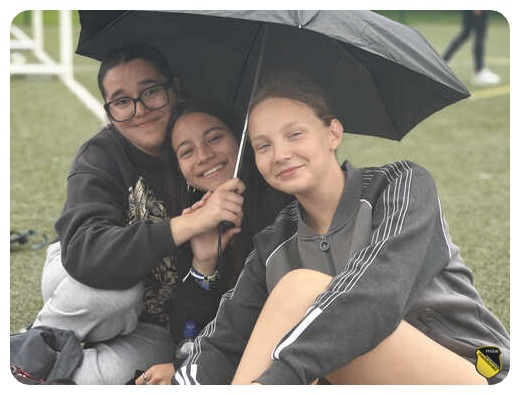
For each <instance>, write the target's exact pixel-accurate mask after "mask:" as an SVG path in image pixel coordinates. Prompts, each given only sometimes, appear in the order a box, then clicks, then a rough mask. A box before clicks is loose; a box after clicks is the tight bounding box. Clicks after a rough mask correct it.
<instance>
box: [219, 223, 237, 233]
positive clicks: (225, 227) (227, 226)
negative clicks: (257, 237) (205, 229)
mask: <svg viewBox="0 0 520 395" xmlns="http://www.w3.org/2000/svg"><path fill="white" fill-rule="evenodd" d="M234 227H235V224H234V223H233V222H230V221H221V222H220V223H219V224H218V231H219V233H224V232H225V231H226V230H229V229H231V228H234Z"/></svg>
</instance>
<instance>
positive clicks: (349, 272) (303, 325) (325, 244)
mask: <svg viewBox="0 0 520 395" xmlns="http://www.w3.org/2000/svg"><path fill="white" fill-rule="evenodd" d="M345 173H346V174H347V180H348V182H346V183H345V184H346V185H345V189H344V191H343V195H342V197H341V199H340V202H339V205H338V208H337V210H336V212H335V215H334V218H333V221H332V224H331V227H330V230H329V232H328V233H327V234H326V235H318V234H315V233H314V232H313V231H312V229H311V228H309V227H308V226H307V225H306V224H305V222H304V221H303V219H302V215H301V212H300V210H301V208H300V207H299V205H298V203H297V202H294V203H292V204H290V205H289V206H287V207H286V208H285V209H284V210H283V211H282V212H280V214H279V215H278V217H277V218H276V220H275V222H274V223H273V224H272V225H271V226H269V227H267V228H266V229H264V230H263V231H262V232H260V233H259V234H257V235H256V237H255V250H254V251H253V252H252V253H251V254H250V255H249V257H248V259H247V261H246V264H245V267H244V270H243V272H242V274H241V276H240V278H239V280H238V282H237V284H236V286H235V288H234V289H232V290H231V291H229V292H227V293H226V294H224V296H223V297H222V300H221V304H220V307H219V310H218V312H217V315H216V317H215V319H214V320H213V321H212V322H211V323H210V324H209V325H208V326H207V327H206V328H205V329H204V330H203V331H202V333H201V334H200V335H199V337H198V338H197V340H196V342H195V347H194V349H193V352H192V354H191V355H190V357H189V358H188V359H187V361H186V362H185V364H184V366H182V367H181V368H180V369H178V371H177V372H176V374H175V376H174V378H173V382H174V383H177V384H229V383H230V382H231V380H232V378H233V376H234V373H235V371H236V368H237V366H238V363H239V361H240V358H241V355H242V353H243V350H244V348H245V346H246V344H247V341H248V339H249V336H250V334H251V331H252V329H253V327H254V324H255V322H256V319H257V317H258V315H259V313H260V311H261V309H262V307H263V305H264V303H265V301H266V299H267V297H268V296H269V292H270V291H271V290H272V289H273V287H274V286H275V285H276V284H277V282H278V281H279V280H280V278H281V277H282V276H283V275H284V274H286V273H287V272H289V271H290V270H293V269H295V268H302V267H303V268H311V269H315V270H319V271H321V272H323V273H327V274H330V275H331V276H333V279H332V281H331V283H330V285H329V287H328V289H326V291H325V292H323V293H322V294H321V295H319V296H318V298H317V299H316V301H315V303H314V305H313V306H312V307H311V308H310V309H309V310H308V312H307V314H306V316H305V317H304V318H303V319H302V321H301V322H300V323H299V324H298V325H297V326H295V327H294V328H293V329H292V330H291V331H290V332H289V333H287V334H286V336H285V337H284V338H282V340H281V341H280V342H279V343H278V345H277V346H276V348H275V349H274V351H273V353H272V358H273V361H272V363H271V365H270V367H269V368H268V369H267V370H266V371H265V372H264V373H263V374H262V376H260V377H259V378H258V379H257V381H258V382H260V383H262V384H307V383H310V382H312V381H313V380H314V379H316V378H319V377H323V376H325V375H327V374H328V373H331V372H333V371H334V370H336V369H338V368H340V367H342V366H344V365H346V364H348V363H349V362H350V361H352V360H353V359H354V358H356V357H357V356H359V355H362V354H364V353H366V352H368V351H370V350H372V349H373V348H374V347H375V346H377V345H378V344H379V343H380V342H381V341H382V340H384V339H385V338H386V337H388V336H389V335H390V334H391V333H392V332H393V331H394V330H395V329H396V327H397V326H398V325H399V323H400V322H401V321H402V320H406V321H408V322H409V323H410V324H412V325H414V326H415V327H416V328H418V329H419V330H421V331H422V332H424V333H425V334H427V335H428V336H430V337H431V338H433V339H434V340H436V341H437V342H439V343H441V344H442V345H444V346H445V347H447V348H449V349H451V350H453V351H454V352H456V353H458V354H459V355H461V356H463V357H464V358H467V359H468V360H470V361H472V362H475V352H476V349H477V348H478V347H481V346H491V345H493V346H496V347H499V349H500V350H501V352H502V361H503V369H502V371H501V372H500V373H499V375H497V376H496V377H495V378H494V380H498V381H500V380H501V379H502V378H503V377H505V375H506V374H507V372H508V369H509V335H508V333H507V331H506V330H505V328H504V327H503V325H502V324H501V323H500V322H499V321H498V320H497V318H496V317H495V316H494V315H493V314H492V313H491V312H490V311H489V310H488V309H487V308H486V307H485V306H484V304H483V302H482V300H481V298H480V296H479V294H478V292H477V291H476V289H475V288H474V287H473V276H472V273H471V271H470V270H469V268H468V267H466V266H465V265H464V263H463V261H462V259H461V257H460V254H459V249H458V248H457V246H455V245H454V244H453V243H452V241H451V238H450V236H449V233H448V229H447V225H446V223H445V221H444V219H443V216H442V211H441V207H440V202H439V199H438V195H437V190H436V187H435V183H434V181H433V179H432V177H431V175H430V174H429V173H428V171H426V170H425V169H424V168H422V167H420V166H418V165H416V164H414V163H411V162H397V163H393V164H388V165H385V166H382V167H377V168H363V169H356V168H354V167H353V166H351V165H350V164H348V163H347V164H346V165H345ZM273 325H276V323H273Z"/></svg>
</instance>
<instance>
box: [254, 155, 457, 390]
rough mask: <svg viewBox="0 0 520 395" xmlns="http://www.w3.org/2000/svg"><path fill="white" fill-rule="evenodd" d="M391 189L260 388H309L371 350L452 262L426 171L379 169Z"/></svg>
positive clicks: (277, 353) (401, 166)
mask: <svg viewBox="0 0 520 395" xmlns="http://www.w3.org/2000/svg"><path fill="white" fill-rule="evenodd" d="M379 170H380V171H383V172H384V173H385V175H386V177H387V179H388V181H389V183H388V185H387V187H386V188H385V189H384V190H383V191H382V193H381V195H380V196H379V198H378V200H377V203H376V205H375V207H373V220H372V235H371V241H370V243H369V245H367V246H366V247H364V248H362V249H361V250H359V251H358V252H357V253H356V254H355V255H354V256H353V257H352V258H351V259H350V260H349V261H348V262H347V263H346V265H345V267H344V270H343V271H342V272H341V273H340V274H338V275H337V276H335V277H334V278H333V279H332V281H331V283H330V284H329V286H328V288H327V289H326V290H325V291H324V292H323V293H322V294H321V295H319V296H318V297H317V298H316V301H315V303H314V306H312V307H311V308H310V309H309V310H308V312H307V314H306V316H305V317H304V318H303V319H302V321H300V323H299V324H298V325H297V326H295V327H294V328H293V329H292V330H291V331H290V332H289V333H287V334H286V336H285V337H284V338H283V339H282V340H281V341H280V342H279V344H278V345H277V347H276V348H275V349H274V351H273V354H272V357H273V361H272V363H271V365H270V367H269V368H268V369H267V370H266V371H265V372H264V373H263V374H262V375H261V376H260V377H259V378H258V379H257V381H258V382H260V383H262V384H307V383H310V382H312V381H313V380H314V379H316V378H319V377H323V376H326V375H327V374H329V373H331V372H333V371H334V370H336V369H338V368H340V367H342V366H345V365H347V364H348V363H349V362H351V361H352V360H353V359H354V358H356V357H358V356H360V355H362V354H365V353H366V352H368V351H370V350H372V349H373V348H375V347H376V346H377V345H378V344H379V343H380V342H381V341H382V340H384V339H385V338H386V337H388V336H389V335H390V334H391V333H392V332H393V331H394V330H395V329H396V328H397V326H398V325H399V323H400V322H401V321H402V320H403V318H404V316H405V314H406V312H407V308H408V307H409V303H410V301H411V300H412V299H413V296H414V294H415V293H418V292H420V290H421V289H422V288H423V287H424V285H425V284H427V283H428V282H429V281H430V280H431V279H432V278H433V277H434V276H435V275H436V274H437V273H438V272H440V271H441V270H442V267H443V266H444V265H445V264H446V263H447V262H448V261H449V249H448V245H447V242H446V238H445V232H444V228H443V221H442V213H441V210H440V205H439V200H438V196H437V191H436V188H435V184H434V181H433V179H432V177H431V176H430V174H429V173H428V172H427V171H426V170H425V169H423V168H421V167H419V166H417V165H415V164H412V163H409V162H399V163H396V164H392V165H388V166H385V167H382V168H380V169H379Z"/></svg>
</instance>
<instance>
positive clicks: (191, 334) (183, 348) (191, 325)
mask: <svg viewBox="0 0 520 395" xmlns="http://www.w3.org/2000/svg"><path fill="white" fill-rule="evenodd" d="M198 334H199V329H198V327H197V323H196V322H195V321H192V320H188V321H186V322H185V323H184V331H183V339H182V340H181V341H180V342H179V345H178V347H177V354H176V355H175V366H180V365H181V364H182V363H183V362H184V360H185V359H186V358H188V355H190V351H191V350H192V349H193V344H194V341H195V338H196V337H197V335H198Z"/></svg>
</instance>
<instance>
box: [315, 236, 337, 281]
mask: <svg viewBox="0 0 520 395" xmlns="http://www.w3.org/2000/svg"><path fill="white" fill-rule="evenodd" d="M318 246H319V248H320V250H321V251H322V252H323V253H324V254H326V255H327V262H328V264H329V269H330V272H331V273H332V276H335V275H336V274H338V273H337V271H336V265H334V261H333V260H332V255H331V254H330V241H329V238H328V237H327V235H320V241H319V244H318Z"/></svg>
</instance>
